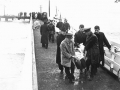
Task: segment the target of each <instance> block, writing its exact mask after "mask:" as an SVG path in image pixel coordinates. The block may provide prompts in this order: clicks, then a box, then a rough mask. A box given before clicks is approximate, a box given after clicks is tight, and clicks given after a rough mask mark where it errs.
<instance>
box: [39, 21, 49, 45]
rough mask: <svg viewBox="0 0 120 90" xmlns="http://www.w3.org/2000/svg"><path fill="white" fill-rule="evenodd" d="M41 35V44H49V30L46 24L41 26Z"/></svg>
mask: <svg viewBox="0 0 120 90" xmlns="http://www.w3.org/2000/svg"><path fill="white" fill-rule="evenodd" d="M40 33H41V43H43V44H48V38H49V29H48V26H47V24H46V23H45V24H43V25H42V26H41V28H40Z"/></svg>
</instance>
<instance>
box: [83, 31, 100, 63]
mask: <svg viewBox="0 0 120 90" xmlns="http://www.w3.org/2000/svg"><path fill="white" fill-rule="evenodd" d="M85 50H86V51H87V55H86V56H87V58H88V59H90V60H91V64H98V63H99V59H100V53H99V46H98V39H97V36H96V35H95V34H93V33H91V35H89V36H87V38H86V44H85Z"/></svg>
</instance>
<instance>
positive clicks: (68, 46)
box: [60, 38, 75, 67]
mask: <svg viewBox="0 0 120 90" xmlns="http://www.w3.org/2000/svg"><path fill="white" fill-rule="evenodd" d="M60 49H61V65H63V66H66V67H71V61H72V60H73V58H71V56H73V55H75V51H74V43H73V42H72V41H71V42H70V41H68V40H67V38H65V39H64V40H63V41H62V42H61V44H60Z"/></svg>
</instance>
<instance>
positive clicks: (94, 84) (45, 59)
mask: <svg viewBox="0 0 120 90" xmlns="http://www.w3.org/2000/svg"><path fill="white" fill-rule="evenodd" d="M40 40H41V36H40V30H37V29H36V30H34V43H35V58H36V67H37V80H38V90H120V82H118V80H117V77H116V76H115V75H113V74H111V73H110V72H108V71H107V70H106V69H102V68H99V69H98V73H97V75H96V76H95V77H94V79H93V80H92V81H88V80H87V79H86V78H80V79H79V70H77V69H76V71H75V78H76V80H75V82H74V83H72V84H71V83H69V82H68V81H67V80H65V73H64V74H60V71H59V69H58V66H57V64H56V62H55V58H56V47H57V46H56V43H51V42H50V43H49V45H48V49H45V48H42V45H41V43H40Z"/></svg>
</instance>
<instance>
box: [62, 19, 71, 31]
mask: <svg viewBox="0 0 120 90" xmlns="http://www.w3.org/2000/svg"><path fill="white" fill-rule="evenodd" d="M63 28H64V30H65V31H66V32H68V30H70V24H69V23H68V22H67V19H65V20H64V23H63Z"/></svg>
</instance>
